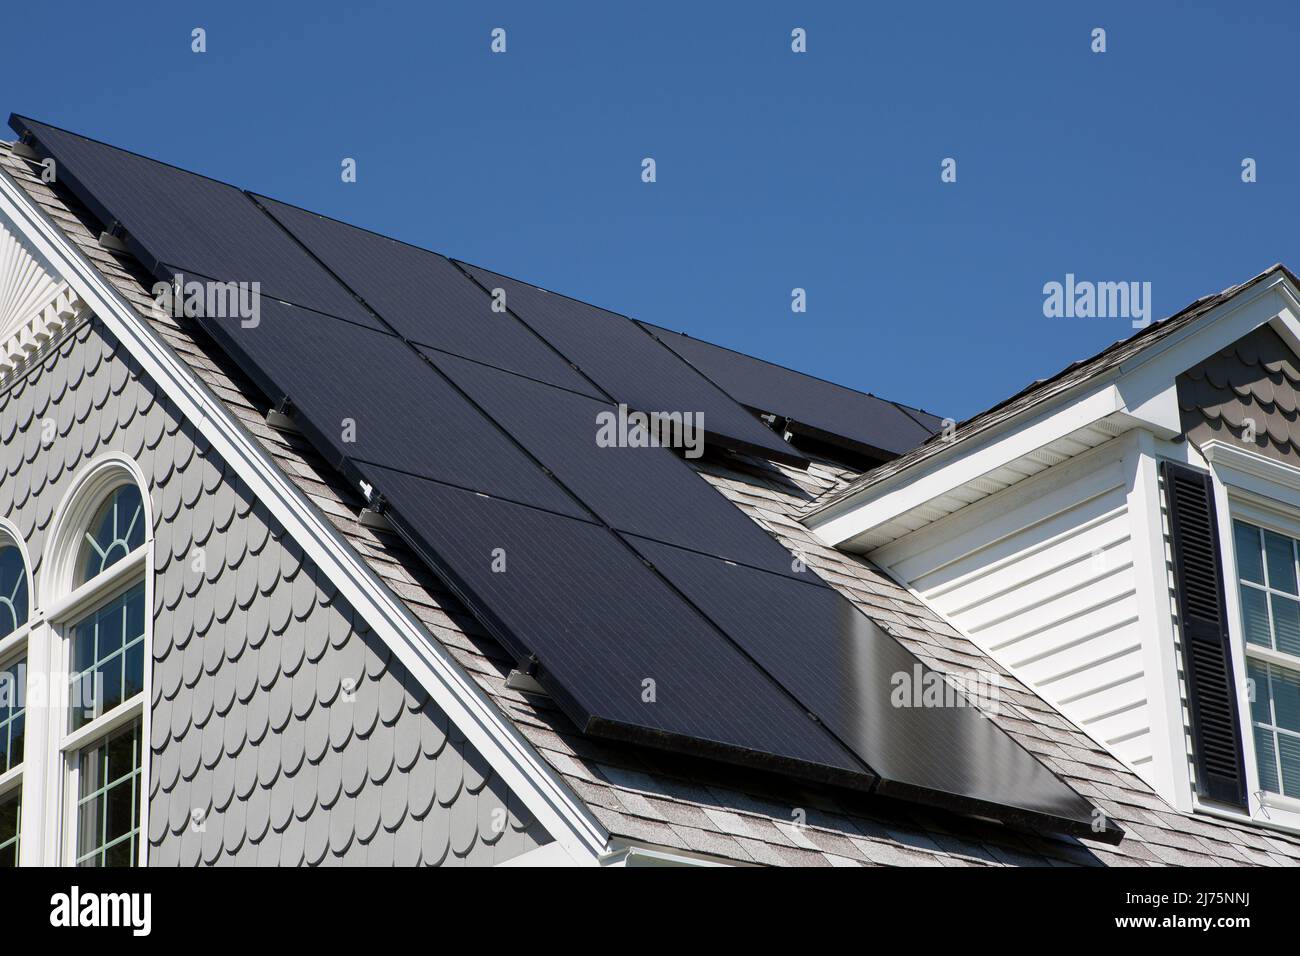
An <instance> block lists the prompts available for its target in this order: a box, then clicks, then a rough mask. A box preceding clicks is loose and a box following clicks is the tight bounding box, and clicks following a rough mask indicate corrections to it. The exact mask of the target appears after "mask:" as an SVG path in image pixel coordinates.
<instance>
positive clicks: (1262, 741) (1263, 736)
mask: <svg viewBox="0 0 1300 956" xmlns="http://www.w3.org/2000/svg"><path fill="white" fill-rule="evenodd" d="M1255 765H1256V767H1257V768H1258V769H1259V785H1260V787H1261V788H1263V789H1264V790H1267V791H1268V792H1269V793H1281V792H1282V791H1281V789H1280V788H1279V786H1278V781H1277V751H1276V749H1275V748H1274V745H1273V731H1271V730H1265V729H1264V728H1263V727H1256V728H1255Z"/></svg>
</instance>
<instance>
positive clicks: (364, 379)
mask: <svg viewBox="0 0 1300 956" xmlns="http://www.w3.org/2000/svg"><path fill="white" fill-rule="evenodd" d="M261 313H262V314H261V320H260V322H259V323H258V325H257V326H256V327H255V328H243V327H241V325H240V323H239V322H238V321H237V320H225V319H216V320H204V326H205V327H206V328H207V329H208V330H209V331H210V332H211V333H212V334H213V336H214V337H215V338H216V339H217V341H218V342H219V343H220V344H221V345H222V347H223V348H225V349H226V350H227V351H229V352H230V353H231V355H232V356H234V357H235V358H236V360H237V361H239V363H240V365H241V367H243V368H244V369H245V370H247V371H248V372H249V373H250V376H251V377H253V379H254V381H255V382H256V384H257V385H258V386H259V387H260V388H261V389H262V391H263V392H265V393H266V394H267V396H268V397H269V398H270V399H271V401H272V402H275V403H277V404H278V403H279V402H280V401H281V400H282V399H283V398H285V397H287V398H288V399H289V400H290V401H291V402H292V403H293V407H294V409H295V410H296V412H297V415H298V417H299V419H300V420H301V421H302V423H303V424H304V426H307V427H311V428H313V429H314V430H315V432H316V433H317V434H316V438H317V440H318V441H323V442H325V443H326V447H327V451H328V453H329V457H331V458H332V461H331V463H332V464H338V463H339V462H340V461H341V460H342V459H343V458H347V459H351V460H353V461H359V462H371V463H374V464H379V465H384V466H387V467H389V468H395V469H398V470H402V471H410V472H413V473H415V474H419V475H423V476H425V477H428V478H433V479H436V480H438V481H443V482H447V483H448V484H452V485H457V486H459V487H462V488H469V489H471V490H473V491H481V492H485V493H487V494H491V495H495V496H497V497H501V498H509V499H511V500H514V501H522V502H524V503H526V504H530V505H534V506H536V507H539V508H546V509H549V510H551V511H558V512H560V513H562V514H568V515H574V516H579V517H588V515H587V513H586V511H585V510H584V509H582V508H581V507H580V506H579V505H577V504H576V503H575V502H574V501H573V500H572V498H571V497H570V496H569V495H567V494H565V493H564V491H563V490H562V489H560V488H559V486H557V485H556V484H555V482H554V481H553V480H552V479H551V478H549V477H548V476H547V475H546V474H545V473H543V472H542V470H541V469H540V468H538V467H537V465H536V464H535V463H534V462H532V461H531V460H530V459H529V458H528V457H527V456H526V455H525V454H523V453H522V452H520V451H519V450H518V449H517V448H516V447H515V445H514V444H513V443H512V442H511V441H510V439H509V438H508V437H506V436H505V435H504V434H503V433H502V432H501V431H500V430H499V429H497V428H496V427H495V426H494V425H493V424H492V422H491V421H490V420H488V419H487V418H484V417H483V416H482V415H481V414H480V413H479V412H478V411H477V410H476V409H475V408H474V407H473V406H472V405H471V404H470V403H469V402H468V401H466V400H465V398H464V397H463V396H462V395H460V393H458V392H457V391H456V389H454V388H453V387H452V386H451V385H449V384H448V383H447V382H446V380H445V379H444V378H443V377H442V376H441V375H440V374H439V373H438V372H437V370H435V369H434V368H432V367H431V366H430V365H429V364H428V363H427V362H425V361H424V360H423V359H422V358H420V357H419V356H418V355H417V354H416V353H415V352H414V351H413V350H412V349H411V347H410V346H409V345H407V344H406V343H405V342H403V341H402V340H401V339H399V338H397V337H396V336H393V335H388V334H385V333H381V332H373V331H371V330H369V329H365V328H362V327H361V326H359V325H353V324H352V323H350V322H344V321H342V320H340V319H332V318H328V317H326V316H323V315H320V314H319V313H316V312H311V311H308V310H306V309H299V308H297V307H295V306H292V305H286V304H284V303H280V302H276V301H274V300H272V299H263V300H262V308H261ZM349 439H351V440H349Z"/></svg>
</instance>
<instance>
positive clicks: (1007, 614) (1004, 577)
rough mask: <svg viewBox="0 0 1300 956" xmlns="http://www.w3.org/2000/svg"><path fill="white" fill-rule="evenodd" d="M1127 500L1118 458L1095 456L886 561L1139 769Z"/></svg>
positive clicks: (1032, 482)
mask: <svg viewBox="0 0 1300 956" xmlns="http://www.w3.org/2000/svg"><path fill="white" fill-rule="evenodd" d="M1116 447H1117V446H1116ZM1127 502H1128V489H1127V485H1126V481H1125V470H1124V468H1123V466H1122V462H1121V460H1120V458H1119V453H1118V451H1115V452H1113V453H1112V452H1110V451H1107V450H1106V449H1101V450H1099V451H1098V452H1096V453H1093V454H1091V455H1089V456H1088V458H1087V460H1086V461H1078V462H1072V463H1069V464H1066V465H1063V466H1060V467H1058V468H1053V469H1048V471H1047V472H1046V473H1043V474H1040V475H1038V476H1035V477H1034V478H1032V479H1029V480H1026V481H1025V482H1024V483H1023V484H1021V485H1017V486H1016V487H1015V488H1012V489H1008V490H1007V491H1006V492H1003V493H1002V494H1001V495H999V496H998V497H997V498H996V499H992V500H990V501H988V502H986V503H983V504H981V505H978V506H976V508H977V509H978V512H977V513H975V514H972V515H970V516H968V517H967V518H966V519H965V520H964V521H963V522H962V524H961V526H960V527H953V528H950V529H942V528H937V527H936V529H935V530H934V531H933V532H931V533H929V534H928V535H927V537H926V539H925V540H924V541H921V542H914V543H911V544H910V545H908V544H906V543H903V542H900V544H901V545H903V547H900V548H896V549H890V550H891V551H892V552H893V553H892V554H891V555H888V557H889V558H890V559H891V560H890V567H891V569H892V570H893V571H894V573H895V574H897V575H898V576H899V577H901V578H902V579H903V580H905V581H906V582H907V583H908V584H909V585H910V586H911V587H913V588H914V589H915V590H916V591H917V593H918V594H920V595H921V596H922V597H923V598H925V599H926V601H927V602H928V603H930V605H931V606H932V607H934V608H935V610H937V611H938V612H939V613H941V614H943V615H944V616H945V617H947V618H948V619H949V620H950V621H952V623H953V624H954V625H955V626H956V627H958V628H959V629H960V630H961V631H962V632H963V633H965V634H967V635H969V636H970V637H971V639H972V640H974V641H975V642H976V643H977V644H978V645H979V646H980V647H981V649H983V650H984V651H985V652H986V653H988V654H989V655H990V656H992V657H993V658H994V659H995V660H997V661H998V663H1000V664H1002V665H1003V666H1004V667H1006V668H1007V669H1008V670H1010V671H1011V672H1012V673H1014V674H1015V675H1016V676H1017V677H1019V678H1020V679H1021V680H1023V681H1024V682H1025V683H1026V684H1028V685H1029V686H1030V687H1032V688H1034V690H1036V691H1037V692H1038V693H1039V694H1041V695H1042V696H1043V698H1044V699H1046V700H1047V701H1048V702H1050V703H1052V704H1053V705H1054V706H1056V707H1057V708H1058V709H1059V710H1060V711H1061V712H1062V713H1063V714H1065V715H1066V716H1067V717H1069V718H1070V719H1071V720H1073V721H1075V722H1076V723H1077V724H1079V725H1080V726H1081V727H1083V728H1084V729H1085V730H1086V731H1088V732H1089V733H1090V734H1091V735H1092V736H1093V738H1094V739H1096V740H1097V741H1098V742H1099V743H1101V744H1102V745H1103V746H1105V747H1107V748H1108V749H1109V750H1110V751H1111V752H1112V753H1114V754H1115V755H1116V756H1117V757H1119V758H1120V759H1121V760H1123V761H1124V762H1126V763H1127V764H1129V765H1130V766H1132V767H1134V768H1135V769H1137V770H1138V771H1139V772H1141V771H1142V769H1143V768H1144V767H1145V766H1146V765H1147V764H1149V763H1150V762H1151V757H1152V754H1151V747H1152V739H1151V727H1150V715H1149V713H1148V708H1147V691H1146V674H1145V673H1144V665H1143V651H1142V631H1141V627H1140V626H1139V623H1138V620H1139V613H1140V612H1139V607H1138V600H1137V592H1136V587H1137V583H1136V576H1135V574H1134V568H1133V559H1134V549H1133V544H1132V541H1131V538H1130V535H1131V528H1130V519H1129V514H1128V503H1127ZM972 510H973V511H974V510H975V509H972ZM956 517H957V516H954V520H955V519H956ZM977 519H978V520H977ZM945 530H946V531H947V533H940V532H941V531H945Z"/></svg>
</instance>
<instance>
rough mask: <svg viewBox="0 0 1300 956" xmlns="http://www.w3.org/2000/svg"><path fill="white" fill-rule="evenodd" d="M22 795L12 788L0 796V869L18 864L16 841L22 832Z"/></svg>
mask: <svg viewBox="0 0 1300 956" xmlns="http://www.w3.org/2000/svg"><path fill="white" fill-rule="evenodd" d="M22 819H23V804H22V795H21V794H20V793H19V792H18V791H17V790H14V791H12V792H11V793H7V794H5V795H3V796H0V869H8V868H9V867H12V866H17V865H18V842H19V834H20V833H21V832H22Z"/></svg>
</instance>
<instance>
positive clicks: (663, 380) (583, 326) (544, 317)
mask: <svg viewBox="0 0 1300 956" xmlns="http://www.w3.org/2000/svg"><path fill="white" fill-rule="evenodd" d="M462 266H463V267H464V268H465V269H466V270H467V271H468V272H469V274H470V275H472V276H473V277H474V278H475V279H477V280H478V281H479V282H480V283H481V284H482V285H483V287H484V288H485V289H488V290H491V289H502V290H504V292H505V301H506V305H507V306H508V307H509V309H510V311H511V312H513V313H514V314H515V315H517V316H519V318H521V319H523V321H524V322H525V323H526V324H527V325H529V326H530V327H531V328H533V329H534V330H535V331H536V332H537V333H538V334H539V335H541V336H542V338H544V339H546V340H547V341H548V342H550V343H551V345H553V346H555V348H556V349H557V350H558V351H559V352H560V354H562V355H563V356H565V358H567V359H568V360H569V361H570V362H571V363H573V364H574V365H576V366H577V367H578V368H579V369H581V370H582V372H583V373H585V374H586V375H587V377H588V378H590V379H591V380H592V381H593V382H595V383H596V384H597V385H599V386H600V388H601V389H603V390H604V392H605V393H606V394H607V395H608V396H609V397H610V398H612V399H613V400H614V401H616V402H622V403H624V404H626V405H628V406H629V407H630V408H633V409H636V410H639V411H643V412H658V411H668V412H691V413H693V414H696V415H702V416H703V421H704V429H705V431H706V432H707V433H708V435H709V437H710V439H711V440H712V441H715V442H717V443H718V444H720V445H722V446H723V447H725V448H734V449H737V450H741V451H747V452H753V453H755V454H758V455H760V456H762V457H764V458H769V459H771V460H773V461H782V462H786V463H788V464H794V465H798V466H801V467H802V466H806V465H807V460H806V459H805V458H804V457H803V456H802V455H800V454H799V453H798V452H797V451H795V450H794V449H793V448H791V447H790V446H789V445H788V444H786V443H785V442H784V441H782V440H781V438H780V437H779V436H777V435H776V434H774V433H773V432H772V430H771V429H769V428H768V427H767V426H765V425H764V424H763V423H762V422H760V421H759V420H758V419H757V418H756V417H755V416H753V415H752V414H750V413H749V412H747V411H745V410H744V409H743V408H741V407H740V406H739V405H737V404H736V403H735V402H734V401H733V400H732V399H731V398H730V397H728V396H727V394H726V393H725V392H723V391H722V390H721V389H719V388H718V387H717V386H716V385H714V384H713V383H712V382H710V381H709V380H708V379H706V378H705V377H704V376H703V375H701V374H700V373H699V372H697V371H695V370H694V369H693V368H691V367H690V366H689V365H687V364H686V363H685V362H683V361H682V360H681V359H680V358H678V357H677V356H676V355H674V354H673V353H672V352H671V351H670V350H668V349H666V348H665V347H664V346H663V345H662V344H660V343H658V342H656V341H655V340H654V338H653V337H652V336H650V335H647V334H646V332H645V330H644V329H642V328H641V327H640V326H639V325H637V324H636V323H635V322H633V321H632V320H631V319H628V318H626V317H624V316H621V315H615V314H614V313H613V312H607V311H605V310H604V309H599V308H597V307H596V306H594V305H588V304H586V303H585V302H579V301H578V300H576V299H570V298H567V297H566V296H562V295H557V294H555V293H553V292H546V291H545V290H542V289H537V288H534V287H533V286H530V285H526V284H524V283H522V282H518V281H516V280H514V279H510V278H507V277H506V276H502V275H498V274H497V273H495V272H489V271H488V270H486V269H480V268H479V267H477V266H471V265H467V264H464V263H462Z"/></svg>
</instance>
